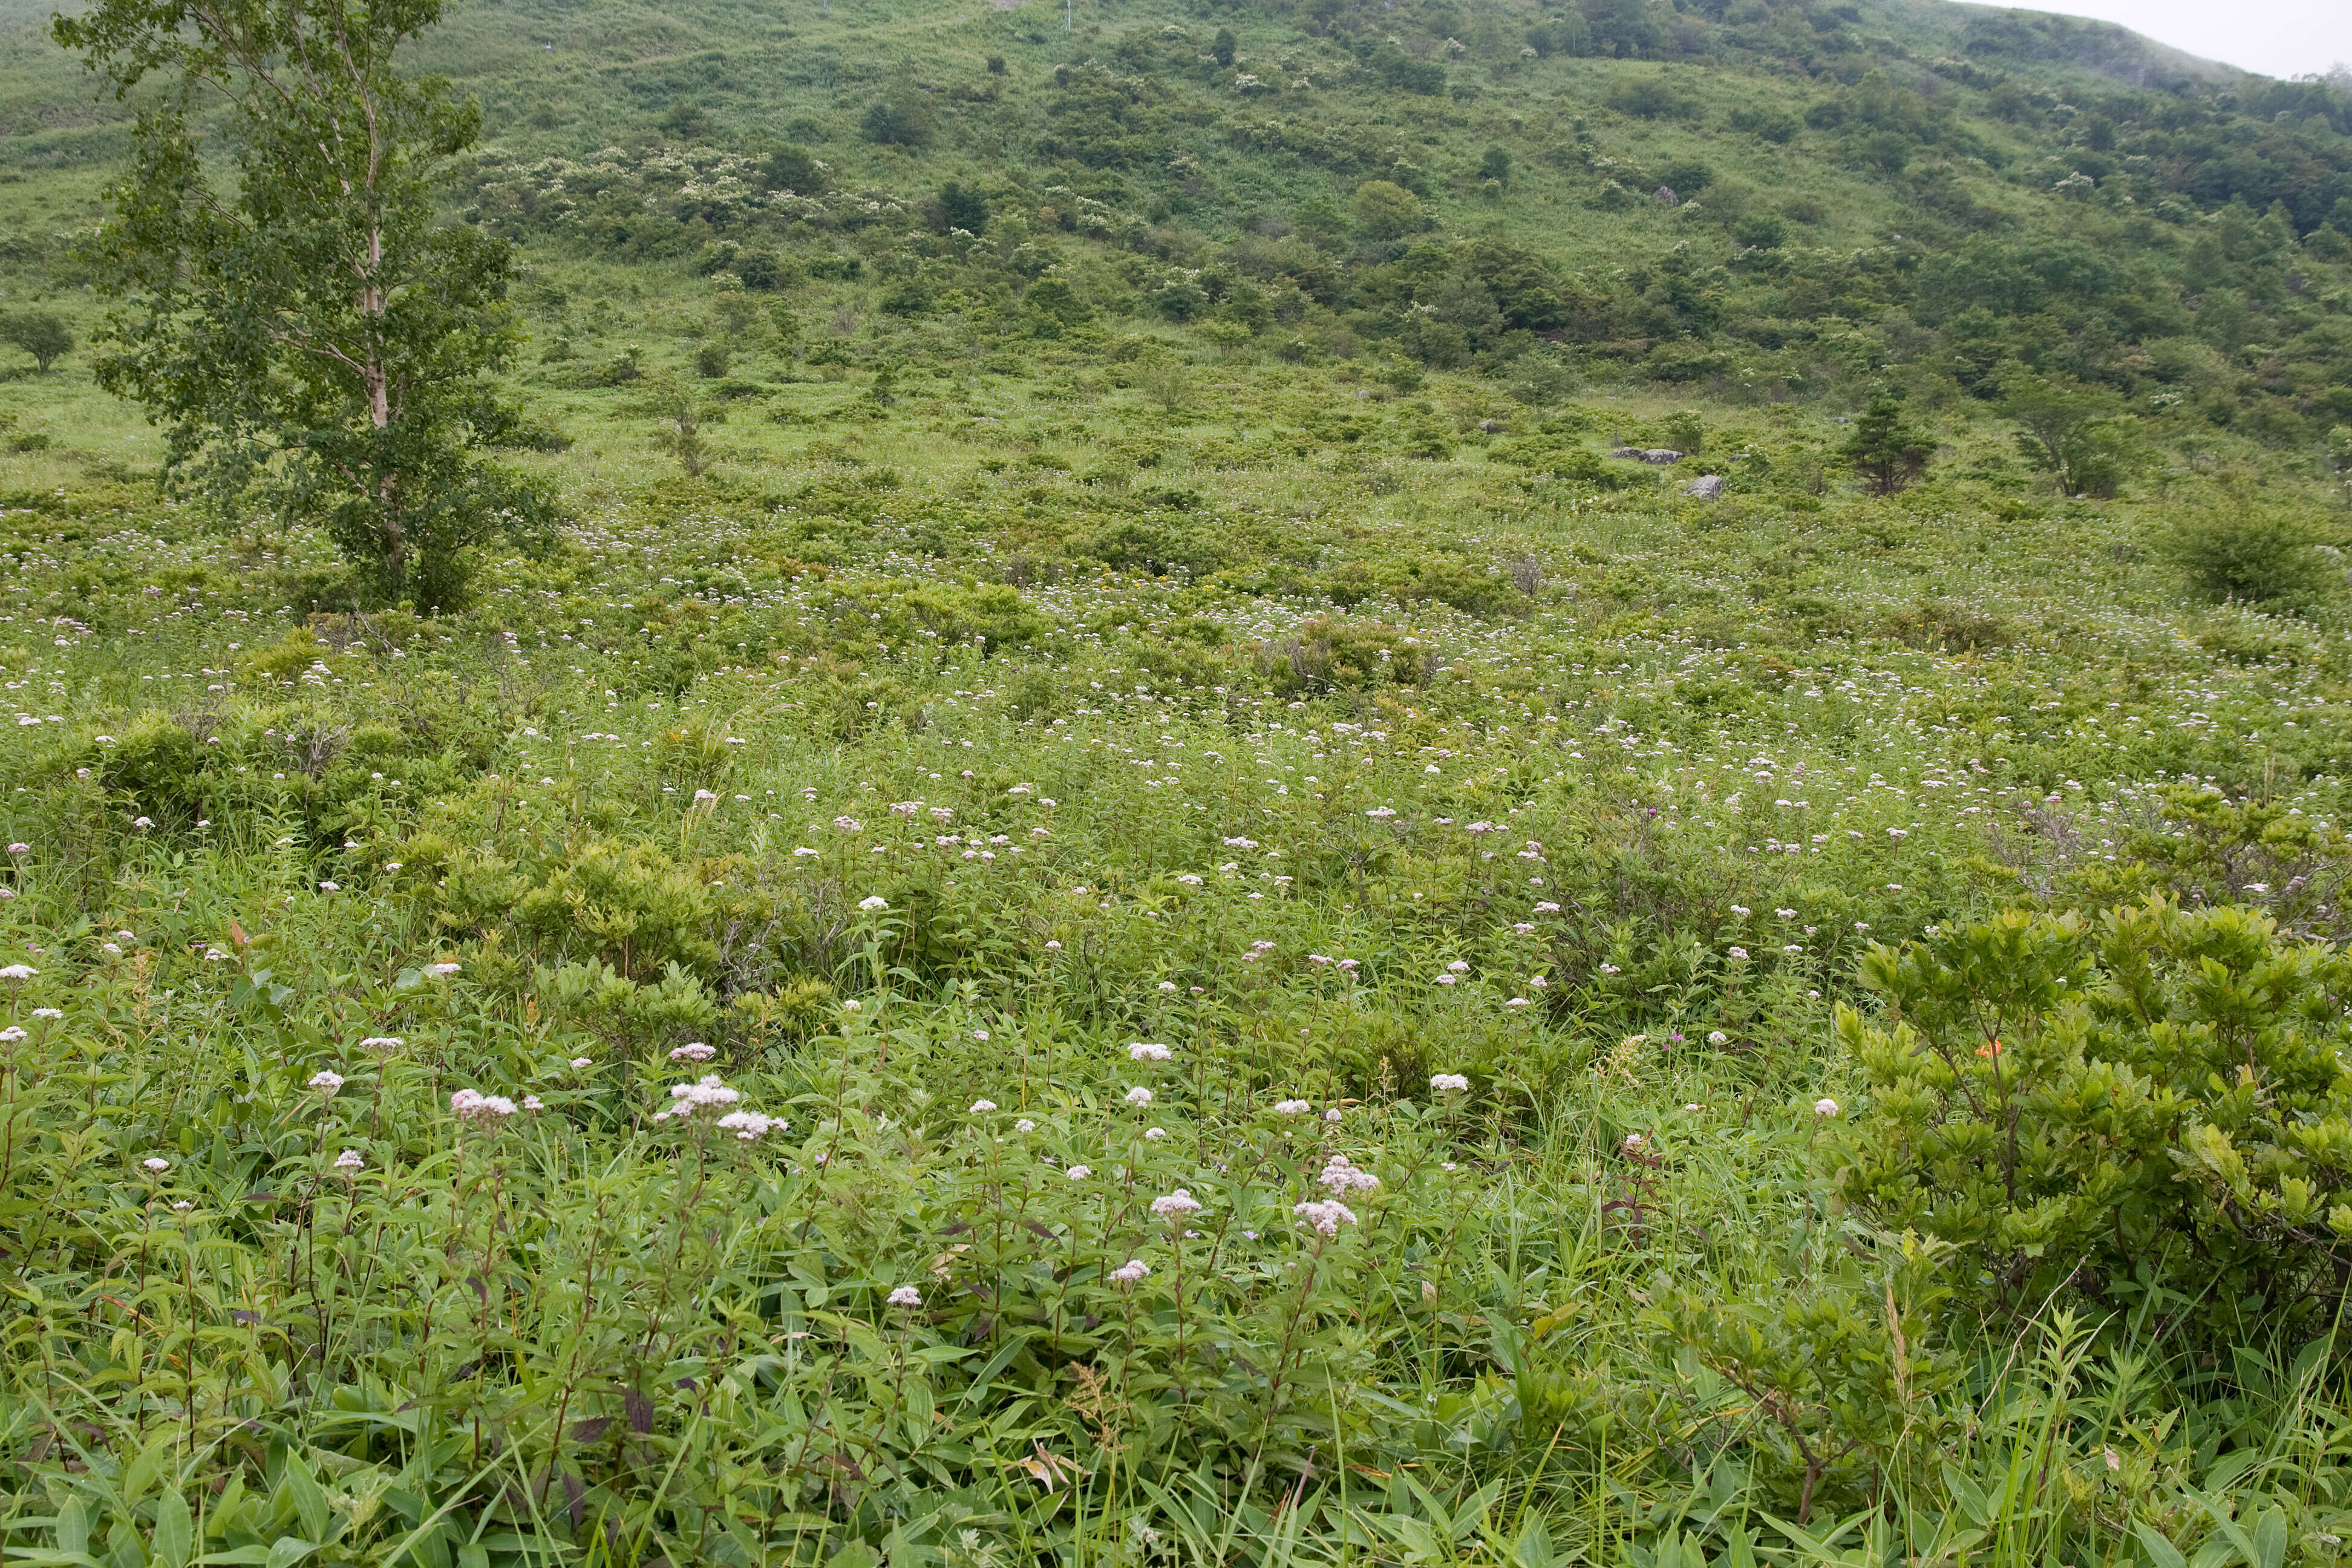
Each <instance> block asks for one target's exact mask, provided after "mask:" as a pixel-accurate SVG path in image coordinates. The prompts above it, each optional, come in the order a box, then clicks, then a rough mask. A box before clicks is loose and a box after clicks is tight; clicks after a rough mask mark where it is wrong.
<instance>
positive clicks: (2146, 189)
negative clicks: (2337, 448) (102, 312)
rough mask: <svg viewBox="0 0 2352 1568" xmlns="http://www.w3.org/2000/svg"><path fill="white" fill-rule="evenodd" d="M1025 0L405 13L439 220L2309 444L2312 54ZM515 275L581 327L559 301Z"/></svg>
mask: <svg viewBox="0 0 2352 1568" xmlns="http://www.w3.org/2000/svg"><path fill="white" fill-rule="evenodd" d="M16 9H17V11H18V12H19V13H22V12H24V11H25V10H26V9H27V8H26V7H23V6H18V7H17V8H16ZM1069 20H1070V21H1071V22H1072V23H1074V26H1072V27H1069V28H1066V26H1065V21H1066V18H1065V17H1064V16H1061V15H1055V14H1049V12H1048V11H1047V9H1046V8H1045V6H1044V5H1042V4H1040V3H1039V0H1028V4H1026V5H1019V6H1014V7H1013V8H1011V9H997V8H993V7H992V8H990V9H987V10H982V11H978V12H975V11H973V10H971V9H969V8H963V7H948V6H944V5H932V4H906V5H888V4H881V5H876V4H865V3H861V0H850V3H848V4H844V5H837V6H836V5H829V4H820V5H817V6H814V7H808V6H799V7H795V8H793V10H791V11H790V12H788V13H778V12H775V11H772V10H769V9H765V8H760V7H752V6H748V5H746V6H739V5H719V4H701V5H680V6H668V7H660V8H655V7H649V6H636V5H620V4H611V5H595V6H590V7H557V6H552V5H483V6H476V7H472V8H469V9H467V10H465V11H463V12H462V13H460V14H458V15H457V16H454V17H453V18H452V19H451V20H450V21H449V23H448V24H447V25H446V27H445V28H444V29H443V30H442V32H441V34H440V35H439V36H438V37H436V39H435V40H433V41H432V44H431V46H430V47H429V48H428V49H427V50H426V51H425V53H426V57H427V58H426V63H427V64H428V65H429V66H430V67H431V68H435V69H438V70H441V71H445V72H446V73H448V74H450V75H452V76H453V77H455V78H456V79H457V80H458V81H459V82H461V83H462V84H463V85H464V86H466V87H467V89H470V90H471V91H473V92H474V93H475V94H477V95H478V98H479V100H480V101H481V102H482V104H483V105H484V108H485V110H486V123H487V128H488V145H487V146H486V147H485V149H484V151H483V153H482V157H481V163H480V170H479V175H478V186H477V188H475V189H473V190H471V191H467V192H464V193H460V194H459V197H458V200H459V205H461V206H462V208H463V211H464V215H465V217H466V218H467V221H470V222H477V223H481V224H486V225H490V226H495V227H498V228H499V229H501V230H503V231H505V232H507V233H509V234H511V235H512V236H513V237H515V238H516V239H517V240H519V241H520V242H521V243H522V244H523V245H524V246H525V247H526V250H527V252H528V253H529V254H530V256H531V257H532V258H534V259H536V260H538V261H540V262H541V263H543V264H558V263H567V262H594V263H618V264H622V265H624V266H626V267H629V268H639V269H642V270H643V277H642V279H640V282H639V289H640V294H641V296H642V294H643V291H644V290H646V289H652V290H654V291H655V292H656V293H657V294H660V295H662V296H665V297H667V296H670V295H673V294H678V293H681V292H691V291H693V290H694V289H698V288H700V287H701V286H700V285H698V284H693V283H689V282H686V281H682V280H681V274H685V275H688V276H689V277H690V276H695V275H699V276H705V277H708V276H713V275H716V276H718V277H719V278H720V279H721V286H722V288H723V287H724V283H725V281H726V280H727V279H740V281H741V282H742V284H743V285H744V286H745V288H746V289H749V290H750V292H751V294H753V295H755V296H757V295H762V294H773V295H777V296H789V297H793V298H794V299H795V301H796V304H797V306H798V308H799V310H800V314H801V316H802V317H803V318H807V317H812V316H813V317H814V318H815V319H816V320H818V321H828V320H831V319H832V318H833V316H834V315H835V311H836V308H837V307H842V306H844V305H853V306H854V310H855V312H856V314H857V315H858V316H859V317H860V319H861V320H863V319H865V318H866V317H867V316H870V315H871V314H872V312H873V311H874V310H877V309H878V310H879V312H880V313H881V317H882V319H883V321H884V323H885V325H886V326H887V328H888V331H887V332H886V333H885V336H886V337H888V336H890V335H891V334H893V333H895V334H896V337H897V339H898V340H900V341H895V342H885V343H883V344H882V345H881V346H880V348H879V349H878V350H877V352H876V353H870V354H867V355H866V356H864V357H865V358H866V359H867V360H869V361H870V360H872V359H875V358H877V357H879V358H892V357H897V358H902V359H903V358H906V357H908V356H913V357H914V358H916V359H920V358H922V357H924V356H925V355H927V354H929V353H932V352H933V351H934V349H935V348H936V344H934V343H933V342H932V340H933V339H934V338H936V337H939V336H941V335H944V336H945V337H946V338H949V339H951V340H953V341H954V342H956V343H958V344H959V345H962V346H966V347H969V346H970V345H971V344H973V343H974V342H987V341H989V340H991V339H994V338H1006V339H1011V340H1034V338H1036V337H1037V336H1038V335H1039V333H1040V332H1041V331H1045V332H1052V333H1058V334H1061V335H1064V336H1069V335H1071V334H1080V335H1083V334H1085V333H1088V332H1093V333H1099V334H1106V335H1107V336H1108V337H1117V336H1118V335H1119V334H1120V333H1122V332H1123V331H1131V330H1141V329H1145V328H1151V329H1154V330H1157V329H1159V328H1160V326H1161V325H1162V324H1163V323H1175V324H1177V325H1180V326H1182V327H1184V328H1186V329H1187V331H1188V332H1198V333H1204V334H1206V335H1207V337H1208V339H1209V341H1210V342H1212V343H1213V344H1214V345H1215V346H1216V347H1217V348H1218V349H1219V350H1220V351H1221V352H1223V353H1236V352H1240V353H1264V354H1268V355H1272V356H1276V357H1279V358H1282V359H1285V360H1288V361H1291V362H1294V363H1318V362H1320V363H1340V364H1344V363H1363V364H1367V365H1385V366H1391V367H1418V368H1420V369H1423V370H1436V371H1451V372H1459V373H1465V374H1475V375H1476V376H1478V377H1481V378H1486V379H1490V380H1493V381H1495V382H1496V383H1497V384H1500V385H1504V386H1517V387H1519V388H1520V389H1522V391H1525V390H1526V389H1528V388H1531V387H1532V388H1538V389H1540V388H1544V387H1558V386H1563V385H1566V384H1569V383H1570V381H1572V380H1574V379H1578V378H1590V377H1598V378H1601V379H1602V380H1604V381H1622V383H1624V384H1628V385H1636V386H1639V385H1649V386H1654V387H1656V388H1659V389H1661V390H1662V392H1663V393H1664V394H1666V395H1672V396H1675V397H1678V398H1684V399H1688V398H1692V397H1706V398H1716V399H1731V400H1783V399H1790V398H1794V399H1800V400H1809V399H1815V398H1821V397H1828V398H1831V399H1832V401H1834V402H1837V403H1838V405H1840V406H1841V407H1843V405H1845V404H1848V403H1851V402H1853V400H1855V399H1857V398H1858V397H1859V396H1860V395H1861V391H1862V389H1863V388H1864V387H1865V386H1866V385H1868V384H1874V383H1876V382H1878V381H1881V380H1885V379H1888V378H1892V379H1893V380H1895V381H1896V382H1898V383H1901V384H1906V385H1907V386H1908V387H1909V389H1910V390H1911V391H1912V392H1913V393H1915V394H1916V395H1921V396H1923V397H1925V398H1926V399H1927V400H1929V401H1931V402H1933V401H1943V402H1946V403H1949V404H1952V405H1955V406H1956V407H1958V408H1961V409H1963V410H1965V408H1966V406H1967V404H1968V400H1969V398H1971V397H1972V396H1973V397H1990V396H1991V395H1994V394H1995V393H1996V392H1997V391H1998V389H1999V387H2000V384H2001V383H2002V380H2003V378H2004V376H2008V375H2011V374H2015V373H2016V371H2017V370H2018V369H2019V367H2025V368H2029V369H2031V370H2032V371H2034V372H2038V373H2042V374H2057V375H2063V376H2067V377H2074V378H2078V379H2079V380H2080V381H2082V382H2083V383H2084V384H2088V385H2089V386H2091V387H2094V388H2099V389H2104V390H2105V391H2106V392H2109V393H2111V394H2112V395H2114V397H2115V398H2116V399H2119V400H2128V406H2129V407H2130V409H2131V410H2132V411H2133V412H2134V413H2136V414H2137V415H2138V416H2140V418H2141V420H2142V422H2143V429H2144V433H2145V435H2146V436H2147V438H2148V440H2149V441H2150V442H2151V443H2152V444H2154V445H2155V446H2156V447H2163V446H2164V445H2166V444H2167V443H2169V444H2171V445H2172V446H2174V447H2179V446H2180V445H2181V444H2182V443H2183V442H2186V443H2189V444H2190V445H2194V444H2196V443H2199V442H2204V441H2208V440H2209V439H2210V437H2211V436H2212V434H2213V433H2214V432H2215V431H2217V430H2225V429H2226V430H2230V431H2234V432H2237V433H2239V434H2240V435H2242V437H2245V438H2247V439H2249V440H2251V441H2252V442H2255V443H2258V444H2261V445H2264V446H2271V447H2288V448H2294V449H2297V450H2298V451H2299V452H2302V453H2313V452H2315V451H2316V449H2317V445H2318V443H2320V442H2322V441H2324V439H2325V437H2326V432H2327V431H2328V430H2329V429H2330V428H2331V427H2333V426H2336V425H2339V424H2342V423H2345V422H2347V421H2352V303H2348V302H2347V277H2348V276H2352V274H2347V271H2346V270H2345V266H2346V263H2347V260H2352V239H2347V231H2352V135H2347V132H2352V100H2347V97H2346V96H2345V95H2344V94H2343V93H2342V92H2340V91H2336V90H2334V89H2331V88H2330V87H2328V86H2327V85H2326V84H2324V83H2320V82H2299V83H2280V82H2275V81H2271V80H2267V79H2261V78H2254V77H2250V76H2246V75H2243V74H2242V73H2238V72H2234V71H2231V70H2229V69H2227V68H2221V67H2216V66H2211V65H2208V64H2204V63H2201V62H2198V61H2195V60H2191V59H2189V58H2186V57H2182V56H2179V55H2178V54H2176V53H2174V52H2172V51H2168V50H2166V49H2163V48H2161V47H2158V46H2155V45H2152V44H2149V43H2148V42H2147V41H2146V40H2144V39H2140V38H2138V37H2136V36H2134V35H2132V34H2129V33H2128V32H2126V31H2124V30H2122V29H2120V28H2116V27H2113V26H2106V25H2104V24H2097V23H2088V22H2077V21H2073V20H2069V19H2066V18H2060V17H2051V16H2038V15H2035V14H2032V13H2027V12H2010V11H1999V10H1992V9H1989V8H1982V7H1971V6H1954V5H1928V4H1897V5H1858V4H1857V5H1836V6H1823V5H1785V4H1784V5H1771V4H1765V3H1762V0H1747V3H1744V4H1738V5H1700V4H1696V3H1693V4H1690V5H1685V6H1677V7H1670V6H1666V5H1648V4H1644V3H1643V0H1589V3H1587V4H1585V5H1582V6H1580V7H1579V6H1565V7H1562V6H1547V5H1535V4H1521V5H1509V4H1502V3H1499V0H1490V3H1485V4H1478V5H1457V4H1448V3H1444V0H1425V3H1417V4H1390V3H1384V4H1382V5H1380V6H1377V7H1376V6H1373V5H1340V4H1336V3H1333V0H1313V3H1312V4H1309V5H1303V6H1299V7H1296V8H1279V7H1250V6H1234V7H1227V8H1216V7H1194V8H1184V7H1176V6H1154V5H1118V6H1097V7H1094V8H1091V9H1087V10H1080V11H1077V12H1076V13H1074V15H1073V16H1071V17H1070V18H1069ZM8 26H10V27H11V28H12V29H13V30H12V31H11V32H9V33H8V34H7V36H6V42H5V47H6V51H7V53H6V59H7V64H6V66H5V75H0V132H5V134H0V169H5V171H6V174H5V175H4V176H0V178H5V179H6V181H7V182H8V183H7V184H5V185H0V247H5V255H6V257H7V258H8V259H9V261H10V262H11V264H12V269H13V274H14V275H13V278H12V281H11V283H10V284H9V285H8V292H9V295H10V297H11V299H12V300H14V301H15V302H19V303H21V302H22V301H23V300H25V299H26V297H27V296H33V295H42V294H47V293H54V292H59V291H64V292H65V293H66V294H67V296H68V298H70V289H71V287H72V285H73V283H74V275H73V268H72V265H71V263H70V261H69V260H68V258H67V249H66V246H65V241H64V236H65V235H66V234H67V233H68V232H69V231H70V229H71V228H72V227H73V226H75V225H76V224H78V223H80V222H83V221H86V215H87V212H88V210H89V198H90V197H91V195H92V194H93V192H94V187H95V184H96V182H97V180H98V178H99V177H100V174H102V172H103V171H104V169H105V168H106V167H107V166H109V164H110V162H111V161H113V160H114V159H115V158H117V157H118V156H119V155H120V153H121V148H122V145H123V140H122V121H121V110H120V108H119V107H118V106H116V105H113V104H110V103H109V104H100V103H92V102H90V101H89V100H88V99H87V95H86V94H85V93H84V91H83V89H82V87H81V84H80V82H79V79H78V76H77V74H76V71H75V69H74V68H73V67H72V65H71V64H70V62H68V61H67V60H65V59H63V58H60V57H58V56H57V55H56V54H55V52H54V51H51V50H49V49H48V48H47V46H46V44H45V43H43V42H42V41H41V40H40V38H39V37H38V35H37V28H36V27H35V26H33V24H32V23H31V22H30V21H29V20H24V21H19V22H15V23H11V24H8ZM950 185H952V187H953V190H954V192H955V193H956V195H955V196H954V197H953V198H952V199H950V200H949V201H948V202H946V203H944V204H943V202H942V193H943V192H945V191H947V190H948V189H949V188H950ZM1368 186H1369V187H1370V194H1369V195H1360V193H1363V192H1365V191H1366V188H1367V187H1368ZM958 229H962V230H963V231H964V233H962V234H958V233H957V232H955V231H956V230H958ZM1041 283H1043V284H1044V285H1045V287H1044V288H1043V289H1042V290H1041V289H1040V288H1039V285H1040V284H1041ZM755 302H758V303H761V304H764V303H765V302H766V301H764V300H760V301H755ZM544 305H545V300H544V299H541V300H538V301H537V303H536V304H535V306H534V308H535V309H538V310H540V315H539V319H538V321H537V323H536V324H537V325H538V327H539V329H540V331H541V336H542V337H546V338H550V339H551V338H554V337H556V336H563V337H566V338H568V339H569V340H570V342H572V345H573V346H574V347H575V348H579V349H582V350H583V352H585V349H586V347H587V345H585V344H583V337H588V336H594V335H595V333H594V331H593V323H585V324H583V323H580V322H575V321H571V320H569V319H568V318H566V317H564V316H563V315H562V314H561V313H559V312H554V311H551V310H546V309H544ZM739 313H740V312H739ZM797 325H798V327H799V329H800V331H801V332H802V334H803V336H804V337H805V336H806V335H807V334H808V333H809V332H810V331H811V328H810V325H809V322H808V321H806V320H803V321H799V322H798V323H797ZM641 335H642V334H641ZM1088 341H1089V342H1091V341H1093V340H1091V339H1089V340H1088ZM685 346H686V347H687V348H688V349H689V350H690V349H691V347H692V346H693V345H691V344H688V345H685ZM614 352H617V351H614ZM1397 374H1409V371H1407V370H1405V369H1402V368H1399V369H1398V370H1397ZM1390 379H1391V380H1394V379H1396V375H1395V374H1391V377H1390ZM1538 400H1540V399H1538ZM2123 406H2126V405H2125V404H2124V403H2122V402H2118V403H2117V404H2116V407H2117V408H2121V407H2123Z"/></svg>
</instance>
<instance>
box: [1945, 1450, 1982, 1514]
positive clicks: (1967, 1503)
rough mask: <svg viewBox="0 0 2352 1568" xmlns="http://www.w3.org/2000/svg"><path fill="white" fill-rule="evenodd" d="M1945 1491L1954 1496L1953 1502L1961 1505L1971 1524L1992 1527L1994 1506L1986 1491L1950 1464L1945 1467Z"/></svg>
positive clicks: (1961, 1509)
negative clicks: (1986, 1495)
mask: <svg viewBox="0 0 2352 1568" xmlns="http://www.w3.org/2000/svg"><path fill="white" fill-rule="evenodd" d="M1944 1489H1945V1490H1946V1491H1948V1492H1950V1493H1951V1494H1952V1500H1953V1501H1954V1502H1956V1503H1958V1504H1959V1505H1960V1511H1961V1512H1962V1513H1965V1514H1967V1515H1968V1516H1969V1523H1971V1524H1976V1525H1980V1526H1986V1527H1990V1525H1991V1523H1992V1504H1991V1502H1990V1501H1989V1500H1987V1499H1986V1497H1985V1495H1984V1489H1983V1488H1981V1487H1979V1486H1978V1485H1977V1483H1976V1482H1975V1481H1974V1480H1972V1479H1969V1477H1968V1476H1966V1475H1964V1474H1962V1473H1961V1472H1960V1470H1959V1469H1958V1468H1957V1467H1955V1466H1952V1465H1946V1466H1945V1467H1944Z"/></svg>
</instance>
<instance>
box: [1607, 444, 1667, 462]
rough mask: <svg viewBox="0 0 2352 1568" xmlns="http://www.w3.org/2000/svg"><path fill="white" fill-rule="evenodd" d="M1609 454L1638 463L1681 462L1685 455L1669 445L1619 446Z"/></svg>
mask: <svg viewBox="0 0 2352 1568" xmlns="http://www.w3.org/2000/svg"><path fill="white" fill-rule="evenodd" d="M1609 455H1610V456H1611V457H1612V458H1632V459H1633V461H1635V462H1637V463H1679V462H1681V461H1682V460H1683V455H1682V454H1681V453H1680V452H1677V451H1675V450H1674V449H1673V448H1672V447H1616V448H1615V449H1614V450H1612V451H1611V453H1610V454H1609Z"/></svg>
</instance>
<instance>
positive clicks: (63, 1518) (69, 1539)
mask: <svg viewBox="0 0 2352 1568" xmlns="http://www.w3.org/2000/svg"><path fill="white" fill-rule="evenodd" d="M58 1551H60V1552H67V1553H69V1554H77V1555H78V1554H79V1553H81V1552H88V1551H89V1508H88V1507H86V1506H85V1505H84V1504H83V1502H82V1500H81V1499H79V1498H74V1499H72V1500H70V1501H68V1503H67V1504H66V1505H65V1507H63V1508H61V1509H59V1510H58Z"/></svg>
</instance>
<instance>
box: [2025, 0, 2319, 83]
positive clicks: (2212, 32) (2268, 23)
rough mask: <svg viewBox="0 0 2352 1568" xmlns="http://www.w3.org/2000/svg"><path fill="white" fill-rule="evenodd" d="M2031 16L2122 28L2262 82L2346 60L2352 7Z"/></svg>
mask: <svg viewBox="0 0 2352 1568" xmlns="http://www.w3.org/2000/svg"><path fill="white" fill-rule="evenodd" d="M2032 8H2033V9H2036V10H2042V9H2048V10H2052V11H2058V12H2063V14H2065V15H2067V16H2096V17H2099V18H2100V19H2101V20H2103V21H2108V22H2121V23H2122V24H2123V25H2124V26H2126V27H2129V28H2130V29H2131V30H2132V31H2133V32H2135V33H2144V34H2146V35H2147V37H2151V38H2154V39H2156V40H2157V41H2158V43H2165V44H2170V45H2171V46H2172V47H2174V48H2177V49H2186V50H2188V51H2189V53H2190V54H2192V55H2202V56H2203V57H2204V58H2207V59H2209V60H2224V61H2227V62H2228V63H2229V64H2231V65H2233V66H2239V67H2242V68H2244V69H2247V70H2251V71H2260V72H2262V73H2263V75H2264V76H2275V77H2294V76H2304V75H2307V74H2309V73H2311V72H2315V71H2325V70H2326V68H2328V67H2329V66H2330V65H2332V64H2334V63H2335V62H2336V61H2338V60H2346V61H2352V0H2223V3H2220V4H2217V3H2216V0H2054V3H2053V4H2048V5H2046V6H2045V5H2035V6H2033V7H2032Z"/></svg>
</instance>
